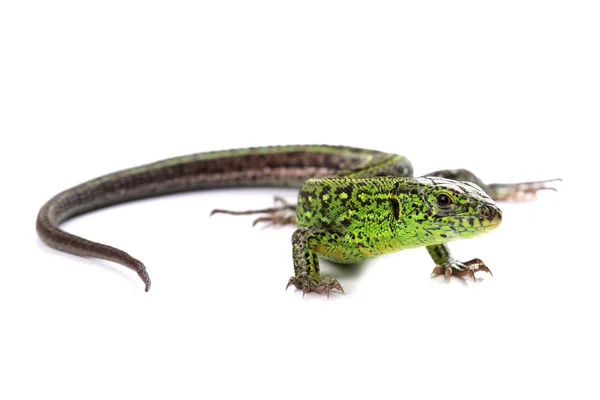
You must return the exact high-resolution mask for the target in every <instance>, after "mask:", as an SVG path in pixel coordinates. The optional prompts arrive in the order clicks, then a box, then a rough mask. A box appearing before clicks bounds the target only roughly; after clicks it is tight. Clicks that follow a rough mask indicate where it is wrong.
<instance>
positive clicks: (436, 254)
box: [427, 244, 493, 281]
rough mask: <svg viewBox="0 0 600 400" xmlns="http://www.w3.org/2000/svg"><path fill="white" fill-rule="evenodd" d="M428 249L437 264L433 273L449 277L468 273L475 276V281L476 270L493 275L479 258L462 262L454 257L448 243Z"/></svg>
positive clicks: (428, 247)
mask: <svg viewBox="0 0 600 400" xmlns="http://www.w3.org/2000/svg"><path fill="white" fill-rule="evenodd" d="M427 251H428V252H429V255H430V256H431V258H433V261H434V262H435V264H436V265H435V268H434V269H433V271H432V272H431V273H432V274H435V275H445V276H446V278H448V279H450V277H451V276H452V275H455V276H461V277H462V276H465V275H467V276H470V277H471V278H473V281H475V272H478V271H485V272H487V273H489V274H490V275H492V276H493V274H492V271H490V269H489V268H488V267H487V266H486V265H485V264H484V263H483V261H481V260H480V259H479V258H474V259H472V260H470V261H467V262H461V261H458V260H457V259H455V258H454V257H452V254H450V249H449V248H448V245H446V244H436V245H433V246H427Z"/></svg>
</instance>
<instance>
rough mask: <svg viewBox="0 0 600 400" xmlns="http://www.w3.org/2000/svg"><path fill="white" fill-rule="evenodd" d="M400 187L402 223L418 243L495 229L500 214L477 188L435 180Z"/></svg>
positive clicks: (472, 185)
mask: <svg viewBox="0 0 600 400" xmlns="http://www.w3.org/2000/svg"><path fill="white" fill-rule="evenodd" d="M412 182H413V184H411V185H408V186H405V187H403V188H402V189H400V190H401V192H402V194H404V196H401V198H402V199H403V200H402V216H403V221H402V223H405V224H407V225H409V226H411V227H412V228H413V229H412V231H413V232H414V234H415V235H418V237H419V239H420V240H421V243H423V242H426V244H427V245H429V244H436V243H444V242H448V241H451V240H456V239H465V238H471V237H473V236H477V235H480V234H482V233H485V232H489V231H491V230H493V229H495V228H496V227H497V226H498V225H499V224H500V222H501V221H502V212H501V211H500V209H499V208H498V206H497V205H496V203H494V201H493V200H492V199H491V198H490V197H489V196H488V195H487V194H486V193H485V192H484V191H483V189H481V188H480V187H479V186H477V185H475V184H474V183H470V182H458V181H453V180H450V179H444V178H437V177H423V178H415V179H413V180H412Z"/></svg>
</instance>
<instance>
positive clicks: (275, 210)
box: [210, 196, 296, 226]
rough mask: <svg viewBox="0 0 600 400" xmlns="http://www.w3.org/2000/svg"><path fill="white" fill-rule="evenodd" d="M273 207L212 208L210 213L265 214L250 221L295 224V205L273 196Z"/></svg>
mask: <svg viewBox="0 0 600 400" xmlns="http://www.w3.org/2000/svg"><path fill="white" fill-rule="evenodd" d="M273 202H274V203H275V206H274V207H269V208H263V209H262V210H246V211H231V210H222V209H214V210H212V212H211V213H210V215H213V214H229V215H251V214H266V215H265V216H263V217H258V218H256V219H255V220H254V222H253V223H252V226H255V225H256V224H258V223H259V222H266V223H267V225H268V226H273V225H278V226H282V225H295V224H296V206H295V205H294V204H290V203H288V202H287V201H286V200H285V199H283V198H282V197H279V196H275V198H274V199H273Z"/></svg>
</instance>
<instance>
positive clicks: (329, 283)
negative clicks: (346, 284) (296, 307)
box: [285, 276, 344, 298]
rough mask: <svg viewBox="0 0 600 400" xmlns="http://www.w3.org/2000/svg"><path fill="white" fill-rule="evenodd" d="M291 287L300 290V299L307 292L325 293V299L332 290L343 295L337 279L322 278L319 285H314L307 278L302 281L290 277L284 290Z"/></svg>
mask: <svg viewBox="0 0 600 400" xmlns="http://www.w3.org/2000/svg"><path fill="white" fill-rule="evenodd" d="M292 285H294V286H296V289H300V290H302V297H304V295H305V294H306V293H308V292H315V293H318V294H323V293H325V294H326V295H327V298H329V293H330V292H331V291H332V290H333V289H336V290H339V291H340V292H342V293H344V289H342V285H340V283H339V282H338V281H337V279H335V278H330V277H327V278H323V279H321V281H320V282H319V283H316V284H315V283H314V282H312V281H311V280H310V279H309V278H304V279H303V278H297V277H295V276H292V277H291V278H290V280H289V281H288V283H287V286H286V287H285V289H286V290H287V288H289V287H290V286H292Z"/></svg>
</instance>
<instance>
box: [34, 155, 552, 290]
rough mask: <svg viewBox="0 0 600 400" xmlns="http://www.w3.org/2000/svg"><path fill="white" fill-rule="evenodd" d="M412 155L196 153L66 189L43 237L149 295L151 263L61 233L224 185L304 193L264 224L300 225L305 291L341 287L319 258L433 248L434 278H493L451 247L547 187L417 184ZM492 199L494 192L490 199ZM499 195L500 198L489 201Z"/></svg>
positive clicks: (43, 212) (461, 181)
mask: <svg viewBox="0 0 600 400" xmlns="http://www.w3.org/2000/svg"><path fill="white" fill-rule="evenodd" d="M411 176H412V165H411V163H410V162H409V161H408V159H406V158H405V157H403V156H400V155H395V154H390V153H383V152H379V151H375V150H367V149H359V148H353V147H344V146H327V145H295V146H274V147H257V148H247V149H234V150H225V151H215V152H208V153H197V154H191V155H188V156H182V157H175V158H171V159H167V160H162V161H157V162H154V163H150V164H147V165H142V166H139V167H134V168H129V169H126V170H122V171H118V172H114V173H111V174H107V175H104V176H101V177H99V178H96V179H92V180H90V181H87V182H84V183H82V184H80V185H77V186H75V187H73V188H70V189H67V190H65V191H63V192H61V193H59V194H57V195H56V196H54V197H53V198H51V199H50V200H49V201H48V202H47V203H46V204H44V206H43V207H42V208H41V209H40V212H39V213H38V219H37V231H38V234H39V236H40V238H41V239H42V240H43V241H44V242H45V243H46V244H48V245H49V246H51V247H54V248H56V249H58V250H61V251H65V252H69V253H72V254H76V255H80V256H86V257H96V258H100V259H104V260H109V261H113V262H117V263H120V264H122V265H124V266H126V267H128V268H130V269H132V270H134V271H136V272H137V273H138V275H139V276H140V278H141V279H142V280H143V282H144V283H145V285H146V291H148V290H149V289H150V284H151V283H150V277H149V275H148V272H147V271H146V267H145V265H144V264H143V263H142V262H141V261H139V260H138V259H136V258H134V257H132V256H130V255H129V254H128V253H126V252H124V251H123V250H120V249H117V248H115V247H112V246H108V245H104V244H101V243H97V242H93V241H90V240H87V239H84V238H81V237H78V236H75V235H73V234H70V233H68V232H65V231H64V230H62V229H61V228H60V224H61V223H63V222H64V221H66V220H68V219H70V218H72V217H74V216H77V215H80V214H84V213H87V212H90V211H93V210H96V209H100V208H103V207H108V206H111V205H113V204H118V203H123V202H127V201H133V200H137V199H143V198H148V197H154V196H160V195H166V194H171V193H179V192H187V191H192V190H206V189H215V188H224V187H257V186H263V187H264V186H268V187H299V188H300V191H299V194H298V205H297V207H296V206H294V205H289V204H285V203H283V204H282V205H280V206H278V207H272V208H269V209H265V210H255V211H244V212H233V211H226V210H215V211H214V212H221V213H228V214H255V213H266V215H265V216H263V217H260V218H258V219H257V221H259V222H260V221H265V222H271V223H275V224H289V223H297V230H296V231H295V232H294V234H293V235H292V245H293V262H294V272H295V273H294V276H293V277H292V278H290V280H289V282H288V287H289V286H290V285H294V286H295V287H297V288H298V289H300V290H302V291H303V292H304V293H307V292H316V293H325V294H327V295H329V293H330V291H331V290H334V289H337V290H339V291H342V292H343V290H342V287H341V285H340V284H339V283H338V282H337V281H336V280H335V279H334V278H321V275H320V272H319V259H318V255H320V256H322V257H323V258H325V259H328V260H332V261H335V262H338V263H344V264H347V263H355V262H358V261H361V260H364V259H367V258H371V257H375V256H378V255H380V254H385V253H390V252H394V251H398V250H402V249H408V248H414V247H421V246H425V247H426V248H427V250H428V252H429V254H430V255H431V257H432V259H433V260H434V262H435V264H436V267H435V268H434V270H433V273H434V274H444V275H446V276H447V277H448V278H449V277H450V276H451V275H458V276H464V275H468V276H471V277H473V278H474V273H475V272H477V271H486V272H490V271H489V269H488V268H487V266H486V265H485V264H484V263H483V262H482V261H481V260H479V259H477V258H476V259H473V260H470V261H468V262H464V263H463V262H460V261H457V260H456V259H454V258H453V257H452V255H451V254H450V251H449V249H448V246H447V245H446V243H447V242H449V241H452V240H457V239H464V238H471V237H474V236H477V235H480V234H482V233H484V232H488V231H490V230H492V229H494V228H495V227H497V226H498V224H499V223H500V221H501V218H502V214H501V212H500V209H499V208H498V207H497V206H496V204H495V203H494V201H493V200H492V198H494V199H496V200H526V199H530V198H534V197H535V194H536V192H537V191H539V190H544V189H553V188H552V187H549V186H548V185H547V184H548V182H549V181H546V182H526V183H518V184H491V185H485V184H484V183H483V182H482V181H481V180H480V179H479V178H477V177H476V176H475V175H474V174H473V173H471V172H469V171H467V170H462V169H459V170H443V171H436V172H434V173H431V174H428V176H426V177H422V178H412V177H411ZM486 193H487V194H486ZM490 196H491V197H490Z"/></svg>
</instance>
